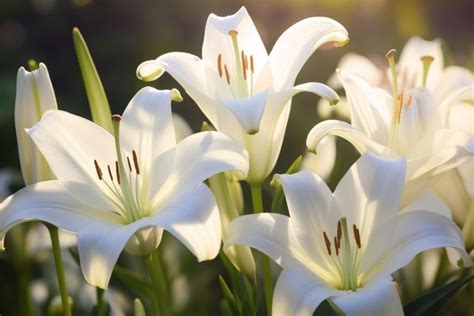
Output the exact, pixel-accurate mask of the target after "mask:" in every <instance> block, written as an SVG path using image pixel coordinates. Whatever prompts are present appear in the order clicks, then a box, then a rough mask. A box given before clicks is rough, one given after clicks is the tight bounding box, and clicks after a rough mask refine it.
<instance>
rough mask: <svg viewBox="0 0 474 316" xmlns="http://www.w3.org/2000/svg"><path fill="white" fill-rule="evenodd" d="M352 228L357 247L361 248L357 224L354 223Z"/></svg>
mask: <svg viewBox="0 0 474 316" xmlns="http://www.w3.org/2000/svg"><path fill="white" fill-rule="evenodd" d="M352 230H353V231H354V239H355V241H356V243H357V247H358V248H359V249H360V247H361V243H360V232H359V229H358V228H357V226H356V225H355V224H354V225H352Z"/></svg>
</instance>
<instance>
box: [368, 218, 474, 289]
mask: <svg viewBox="0 0 474 316" xmlns="http://www.w3.org/2000/svg"><path fill="white" fill-rule="evenodd" d="M388 241H390V242H388ZM442 247H448V248H452V249H453V250H455V251H456V252H457V253H458V254H459V255H460V256H461V258H462V259H463V261H464V264H465V265H469V264H471V258H470V257H469V255H468V254H467V252H466V250H465V249H464V240H463V237H462V233H461V231H460V230H459V228H458V227H457V226H456V225H455V224H454V223H453V222H452V221H451V220H450V219H449V218H447V217H446V216H444V215H439V214H436V213H434V212H430V211H429V210H426V211H423V210H420V211H410V212H405V213H402V214H400V215H399V216H398V217H397V218H395V219H394V220H392V221H389V222H387V223H385V224H384V225H382V226H380V227H378V229H377V230H376V231H375V232H374V233H373V234H372V236H371V239H370V241H369V244H368V246H367V249H366V251H365V253H364V256H363V258H362V261H361V271H363V272H364V275H363V282H365V281H366V280H370V279H372V278H374V277H376V276H377V275H381V276H385V275H389V274H391V273H393V272H395V271H397V270H398V269H400V268H402V267H404V266H405V265H407V264H408V263H409V262H410V261H411V260H412V259H413V258H414V257H415V256H416V255H417V254H418V253H420V252H422V251H425V250H428V249H433V248H442Z"/></svg>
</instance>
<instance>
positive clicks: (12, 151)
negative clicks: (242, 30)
mask: <svg viewBox="0 0 474 316" xmlns="http://www.w3.org/2000/svg"><path fill="white" fill-rule="evenodd" d="M242 5H245V6H246V7H247V9H248V11H249V13H250V15H251V16H252V18H253V20H254V22H255V24H256V26H257V28H258V29H259V31H260V35H261V36H262V38H263V41H264V43H265V45H266V47H267V50H268V51H270V50H271V48H272V46H273V43H274V42H275V40H276V39H277V38H278V36H279V35H280V34H281V33H282V32H283V31H284V30H285V29H286V28H287V27H289V26H290V25H292V24H293V23H295V22H297V21H299V20H301V19H303V18H306V17H310V16H328V17H331V18H333V19H336V20H337V21H339V22H340V23H342V24H343V25H344V26H345V27H346V28H347V29H348V31H349V35H350V38H351V41H350V43H349V44H348V45H346V46H345V47H343V48H338V49H331V50H324V49H322V50H318V51H317V52H316V53H315V54H314V55H313V57H311V59H310V60H309V61H308V63H307V64H306V65H305V67H304V68H303V70H302V71H301V73H300V75H299V77H298V79H297V82H307V81H319V82H326V80H327V79H328V78H329V76H330V75H331V74H332V73H333V71H334V70H335V67H336V65H337V62H338V60H339V59H340V58H341V57H342V56H343V55H344V54H345V53H347V52H349V51H354V52H357V53H360V54H364V55H367V56H369V57H371V56H383V55H384V54H385V53H386V52H387V51H388V50H389V49H391V48H396V49H398V50H399V51H400V50H401V48H402V47H403V45H404V43H405V42H406V41H407V40H408V39H409V38H410V37H411V36H413V35H419V36H421V37H423V38H425V39H433V38H437V37H441V38H442V39H443V40H444V43H445V48H446V50H445V52H446V56H447V63H450V64H452V63H455V64H458V65H461V66H465V67H470V68H471V69H472V66H473V52H474V42H473V30H474V18H473V12H474V1H469V0H466V1H462V0H461V1H449V0H445V1H435V0H413V1H410V0H402V1H388V0H360V1H356V0H337V1H335V0H281V1H277V0H256V1H222V0H205V1H204V0H200V1H184V0H160V1H159V0H155V1H151V0H150V1H145V0H135V1H130V0H0V135H1V140H0V142H1V146H0V169H3V168H8V169H11V170H16V171H18V170H19V162H18V154H17V149H16V139H15V131H14V120H13V113H14V103H15V80H16V72H17V70H18V67H20V66H26V64H27V61H28V59H30V58H33V59H35V60H37V61H40V62H44V63H45V64H46V65H47V67H48V69H49V73H50V76H51V79H52V82H53V86H54V88H55V91H56V97H57V99H58V104H59V107H60V108H61V109H64V110H67V111H70V112H72V113H75V114H79V115H82V116H85V117H90V113H89V109H88V103H87V99H86V94H85V91H84V88H83V84H82V79H81V75H80V72H79V67H78V64H77V60H76V57H75V53H74V47H73V42H72V37H71V31H72V28H73V27H75V26H77V27H79V29H80V30H81V32H82V34H83V35H84V37H85V39H86V41H87V43H88V45H89V49H90V51H91V54H92V56H93V58H94V60H95V63H96V66H97V69H98V71H99V73H100V75H101V78H102V81H103V84H104V87H105V90H106V92H107V95H108V98H109V102H110V105H111V107H112V111H113V112H115V113H121V112H122V111H123V109H124V108H125V106H126V105H127V103H128V101H129V100H130V99H131V97H132V96H133V95H134V94H135V93H136V92H137V91H138V89H139V88H141V87H143V86H144V85H145V84H144V83H143V82H141V81H139V80H138V79H137V78H136V77H135V70H136V67H137V66H138V64H139V63H140V62H142V61H144V60H148V59H152V58H155V57H157V56H158V55H161V54H163V53H165V52H169V51H184V52H190V53H193V54H196V55H198V56H200V54H201V53H200V52H201V45H202V40H203V35H204V26H205V23H206V19H207V16H208V15H209V13H211V12H213V13H216V14H218V15H228V14H232V13H234V12H235V11H236V10H238V8H239V7H240V6H242ZM382 62H383V60H382ZM151 85H153V86H155V87H157V88H174V87H177V88H180V87H179V85H177V83H176V82H175V81H174V80H173V79H172V78H171V77H170V76H169V75H165V76H163V77H162V78H161V79H160V80H158V81H155V82H153V83H151ZM181 91H182V89H181ZM183 96H184V97H185V101H184V102H182V103H179V104H175V105H174V108H173V109H174V111H175V112H177V113H179V114H181V115H182V116H183V117H184V118H185V119H186V120H187V121H188V122H189V123H190V125H191V126H192V128H193V129H194V130H195V131H198V130H199V128H200V125H201V122H202V121H203V120H205V117H204V116H203V115H202V113H201V112H200V111H199V109H198V107H197V106H196V105H195V104H194V102H193V101H192V100H191V98H190V97H188V96H187V95H185V94H184V93H183ZM317 101H318V100H317V99H316V98H315V97H314V96H313V95H299V96H297V97H295V98H294V101H293V109H292V113H291V117H290V122H289V125H288V126H289V127H288V131H287V134H286V139H285V143H284V146H283V149H282V154H281V158H280V160H279V163H278V165H277V167H276V169H275V172H283V171H284V170H286V168H287V167H288V166H289V165H290V164H291V162H292V161H293V160H294V159H295V158H296V157H297V156H298V155H300V154H302V153H303V152H304V151H305V139H306V135H307V133H308V132H309V130H310V129H311V127H313V126H314V125H315V124H316V123H317V122H318V121H320V118H318V116H317V112H316V103H317ZM338 152H339V153H341V154H340V155H338V158H337V167H336V169H335V171H334V173H333V175H332V177H331V180H330V182H331V186H334V184H335V183H337V180H338V179H339V178H340V176H341V175H342V174H343V173H344V172H345V170H347V167H348V166H349V165H350V164H351V163H352V161H353V160H354V159H355V157H356V155H355V153H354V151H353V150H352V148H351V147H350V146H347V144H344V142H342V141H341V142H339V143H338ZM20 185H21V184H18V186H20ZM178 249H181V248H178ZM181 250H182V249H181ZM193 260H194V259H193V258H190V259H189V260H188V262H189V264H190V265H191V264H192V265H193V267H192V271H193V272H192V273H194V276H193V277H195V278H200V279H204V281H202V282H204V283H197V284H198V285H194V290H192V291H191V295H193V293H194V294H197V293H198V294H199V295H200V296H201V297H200V299H199V300H198V301H197V303H196V302H195V303H196V305H194V307H193V305H190V306H188V308H187V309H185V310H183V312H184V313H187V314H190V315H195V314H199V311H202V310H201V309H202V307H198V306H202V304H199V303H203V302H205V303H207V304H216V306H215V309H214V311H217V310H218V306H217V305H218V301H219V299H220V296H219V295H220V291H219V288H218V284H217V283H216V282H215V279H213V280H214V281H213V283H212V286H211V289H210V291H209V292H205V293H203V292H202V291H200V288H199V286H200V285H202V284H207V283H206V282H208V279H212V278H214V277H215V276H214V275H211V274H210V272H211V270H212V269H214V268H216V269H222V267H220V266H219V267H217V264H216V263H215V262H214V263H207V264H206V265H207V266H206V265H205V266H204V267H196V265H195V264H194V263H195V261H193ZM186 264H188V263H186V262H185V263H183V265H182V270H186V268H185V265H186ZM0 269H2V270H0V301H1V304H0V313H1V314H2V315H3V314H4V313H5V312H3V313H2V308H4V309H5V308H6V310H7V311H8V313H7V315H10V314H11V315H14V314H15V308H14V307H12V306H14V304H15V302H14V301H11V303H10V301H9V300H14V295H13V293H7V292H8V288H9V285H8V284H9V283H10V282H12V281H11V277H12V274H10V276H9V277H8V278H7V275H8V274H9V272H14V271H10V270H8V267H7V266H5V265H4V264H2V265H1V266H0ZM190 269H191V268H190ZM41 273H42V272H41V271H35V272H34V274H35V275H41ZM51 273H52V272H51ZM13 275H14V273H13ZM206 278H207V279H206ZM206 280H207V281H206ZM7 294H9V295H7ZM213 296H216V297H213ZM209 306H212V305H208V306H207V308H209ZM193 308H195V309H193ZM211 309H212V307H211ZM9 313H10V314H9Z"/></svg>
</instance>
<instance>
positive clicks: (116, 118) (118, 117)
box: [112, 114, 122, 122]
mask: <svg viewBox="0 0 474 316" xmlns="http://www.w3.org/2000/svg"><path fill="white" fill-rule="evenodd" d="M121 120H122V116H120V114H114V115H112V121H115V122H120V121H121Z"/></svg>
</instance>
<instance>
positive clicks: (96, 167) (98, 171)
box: [94, 160, 102, 180]
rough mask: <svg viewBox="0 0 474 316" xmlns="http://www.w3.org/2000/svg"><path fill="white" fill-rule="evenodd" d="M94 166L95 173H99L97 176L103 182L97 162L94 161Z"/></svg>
mask: <svg viewBox="0 0 474 316" xmlns="http://www.w3.org/2000/svg"><path fill="white" fill-rule="evenodd" d="M94 166H95V171H97V176H98V177H99V180H102V170H100V167H99V164H98V163H97V160H94Z"/></svg>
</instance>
